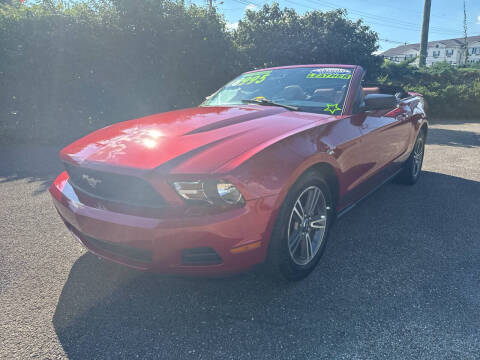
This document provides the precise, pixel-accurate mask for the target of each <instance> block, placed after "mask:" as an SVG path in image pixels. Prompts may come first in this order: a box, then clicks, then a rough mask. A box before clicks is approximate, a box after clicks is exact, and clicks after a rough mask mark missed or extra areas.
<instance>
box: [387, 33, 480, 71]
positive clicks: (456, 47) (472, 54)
mask: <svg viewBox="0 0 480 360" xmlns="http://www.w3.org/2000/svg"><path fill="white" fill-rule="evenodd" d="M464 43H465V39H464V38H458V39H448V40H438V41H430V42H429V43H428V47H427V66H431V65H432V64H434V63H437V62H443V61H446V62H447V63H449V64H452V65H462V64H465V45H464ZM467 46H468V54H469V55H468V60H467V63H468V64H474V63H480V36H470V37H467ZM380 55H382V56H383V57H384V58H385V59H389V60H390V61H394V62H397V63H399V62H402V61H405V60H409V59H412V58H415V57H417V59H416V60H415V62H414V63H415V64H417V65H418V56H419V55H420V44H410V45H404V46H398V47H396V48H393V49H389V50H387V51H384V52H383V53H381V54H380Z"/></svg>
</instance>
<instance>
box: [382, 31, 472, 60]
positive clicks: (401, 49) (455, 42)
mask: <svg viewBox="0 0 480 360" xmlns="http://www.w3.org/2000/svg"><path fill="white" fill-rule="evenodd" d="M475 41H480V35H478V36H469V37H467V42H475ZM437 43H441V44H444V45H445V46H447V47H452V46H459V45H463V43H464V38H456V39H447V40H436V41H429V42H428V46H431V45H433V44H437ZM408 50H417V51H418V50H420V44H408V45H402V46H397V47H395V48H392V49H388V50H386V51H384V52H382V53H381V55H383V56H395V55H404V54H405V53H406V52H407V51H408Z"/></svg>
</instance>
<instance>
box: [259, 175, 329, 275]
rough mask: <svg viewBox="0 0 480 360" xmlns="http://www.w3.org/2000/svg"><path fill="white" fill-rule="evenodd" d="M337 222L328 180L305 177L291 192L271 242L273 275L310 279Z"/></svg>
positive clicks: (269, 260) (270, 265)
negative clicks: (334, 217) (334, 218)
mask: <svg viewBox="0 0 480 360" xmlns="http://www.w3.org/2000/svg"><path fill="white" fill-rule="evenodd" d="M332 220H333V204H332V197H331V193H330V189H329V187H328V184H327V182H326V181H325V179H324V178H323V177H322V176H321V175H320V174H318V173H316V172H308V173H306V174H305V175H303V176H302V177H301V178H300V179H299V180H298V181H297V182H296V183H295V184H294V185H293V186H292V188H291V189H290V191H289V193H288V194H287V197H286V199H285V201H284V203H283V204H282V207H281V209H280V212H279V215H278V218H277V221H276V223H275V227H274V230H273V233H272V238H271V240H270V249H269V255H268V261H267V263H268V266H269V270H270V273H273V274H274V275H279V274H281V275H283V277H285V278H286V279H288V280H293V281H295V280H300V279H303V278H304V277H306V276H307V275H308V274H310V272H312V270H313V269H314V268H315V266H316V265H317V263H318V261H319V260H320V257H321V256H322V254H323V251H324V249H325V245H326V241H327V235H328V230H329V228H330V225H331V223H332Z"/></svg>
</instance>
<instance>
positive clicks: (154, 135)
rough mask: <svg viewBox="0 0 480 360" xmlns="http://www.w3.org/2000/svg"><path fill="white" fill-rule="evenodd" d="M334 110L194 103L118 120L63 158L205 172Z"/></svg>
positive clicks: (97, 164)
mask: <svg viewBox="0 0 480 360" xmlns="http://www.w3.org/2000/svg"><path fill="white" fill-rule="evenodd" d="M332 118H335V117H333V116H327V115H319V114H307V113H300V112H293V111H290V110H287V109H284V108H280V107H268V106H258V105H248V106H238V107H196V108H192V109H184V110H177V111H171V112H166V113H161V114H155V115H150V116H146V117H143V118H139V119H135V120H130V121H125V122H120V123H116V124H114V125H110V126H107V127H105V128H103V129H100V130H97V131H95V132H93V133H91V134H89V135H87V136H85V137H83V138H81V139H79V140H77V141H76V142H74V143H72V144H71V145H69V146H67V147H66V148H64V149H63V150H62V151H61V153H60V156H61V158H62V159H63V160H64V161H67V162H70V163H73V164H76V165H82V166H90V167H97V168H98V167H100V168H101V167H102V166H103V167H107V166H108V167H128V168H137V169H145V170H151V169H158V170H159V171H164V172H169V173H191V174H193V173H205V172H210V171H213V170H215V169H216V168H218V167H220V166H221V165H222V164H224V163H226V162H227V161H229V160H231V159H233V158H235V157H236V156H238V155H240V154H242V153H244V152H247V151H249V150H251V149H252V148H255V147H258V146H260V145H262V144H264V143H267V142H271V141H272V140H274V139H278V138H282V137H284V136H288V135H289V134H290V133H292V132H295V131H296V129H300V128H302V127H305V126H308V125H309V124H312V122H318V121H322V122H328V121H329V120H331V119H332Z"/></svg>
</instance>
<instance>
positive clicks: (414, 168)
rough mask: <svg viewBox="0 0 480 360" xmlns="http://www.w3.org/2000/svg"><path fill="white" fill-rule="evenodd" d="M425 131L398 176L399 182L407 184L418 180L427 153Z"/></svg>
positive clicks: (420, 135)
mask: <svg viewBox="0 0 480 360" xmlns="http://www.w3.org/2000/svg"><path fill="white" fill-rule="evenodd" d="M425 140H426V136H425V131H424V130H421V131H420V133H419V134H418V136H417V139H416V140H415V145H414V146H413V150H412V153H411V154H410V156H409V157H408V160H407V161H406V162H405V164H404V165H403V170H402V171H401V172H400V174H399V175H398V177H397V179H396V180H397V182H398V183H401V184H406V185H413V184H415V183H416V182H417V181H418V178H419V177H420V173H421V172H422V171H421V170H422V165H423V156H424V154H425Z"/></svg>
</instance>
